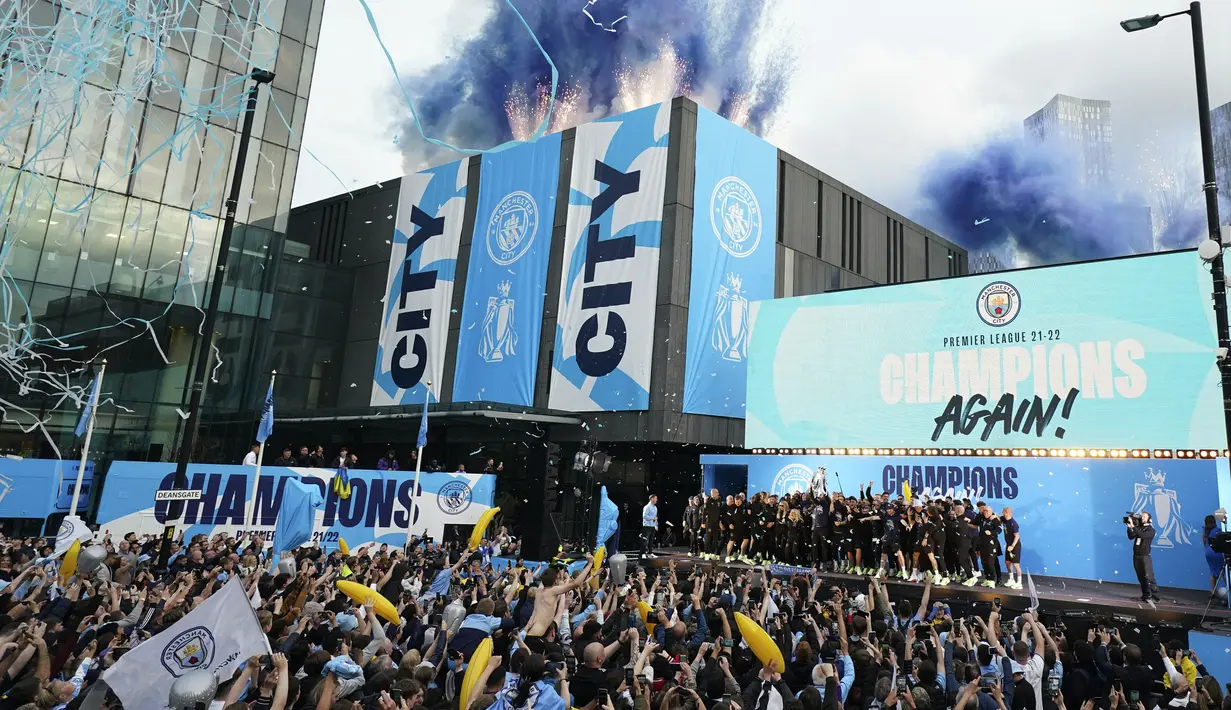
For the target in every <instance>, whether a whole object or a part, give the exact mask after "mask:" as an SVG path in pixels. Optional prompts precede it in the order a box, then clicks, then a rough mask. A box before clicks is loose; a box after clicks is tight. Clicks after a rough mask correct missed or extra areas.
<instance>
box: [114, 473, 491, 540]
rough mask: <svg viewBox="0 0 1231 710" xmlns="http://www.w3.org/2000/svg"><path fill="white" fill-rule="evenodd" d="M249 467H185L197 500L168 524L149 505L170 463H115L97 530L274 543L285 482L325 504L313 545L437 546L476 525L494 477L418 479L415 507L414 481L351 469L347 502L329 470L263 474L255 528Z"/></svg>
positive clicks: (166, 481)
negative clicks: (256, 537) (411, 542)
mask: <svg viewBox="0 0 1231 710" xmlns="http://www.w3.org/2000/svg"><path fill="white" fill-rule="evenodd" d="M254 472H255V471H254V469H253V468H252V467H251V466H211V465H206V464H190V465H189V466H188V488H189V489H190V490H199V491H201V498H200V500H192V501H187V502H185V503H184V504H183V505H184V514H183V515H182V516H181V517H180V519H179V520H173V521H168V520H167V503H166V502H165V501H159V502H155V501H154V494H155V493H157V492H158V491H160V490H169V489H171V487H172V482H173V481H174V479H175V464H174V463H158V462H134V461H116V462H114V463H112V464H111V468H110V469H109V470H108V471H107V482H106V484H105V486H104V487H103V495H102V499H101V502H100V503H99V506H98V525H99V527H100V528H101V529H103V530H106V531H110V532H111V534H112V535H113V536H115V537H117V538H118V537H121V536H123V535H124V534H126V533H129V532H135V533H137V534H139V535H144V534H146V533H156V532H159V531H161V530H162V529H163V526H164V525H165V524H168V522H171V523H175V524H176V526H177V527H178V528H180V529H182V530H184V531H185V533H184V535H185V537H187V538H191V537H192V536H193V535H196V534H200V533H204V534H209V535H213V534H214V533H215V532H218V533H221V532H225V533H227V534H228V535H234V534H236V533H238V532H240V531H247V530H255V531H257V532H259V533H261V534H262V535H264V536H265V537H267V538H268V537H272V535H273V530H274V524H275V523H276V522H277V520H278V511H279V510H280V508H281V505H282V494H283V491H284V490H285V488H286V482H287V481H289V480H292V479H296V480H299V481H301V482H303V483H306V484H309V485H313V486H316V488H317V489H318V490H319V491H320V493H321V495H322V496H323V497H324V499H325V504H324V505H323V506H321V507H320V508H318V509H317V510H316V525H315V528H314V530H313V533H312V542H319V543H321V544H322V547H323V546H325V545H326V544H333V545H336V544H337V541H338V537H344V538H346V542H347V543H348V544H349V545H350V546H351V547H352V548H355V547H358V546H359V545H362V544H363V543H365V542H377V543H382V542H384V543H389V544H390V545H399V546H400V545H402V544H403V543H404V542H405V541H406V530H407V529H410V531H411V532H412V533H413V534H415V535H423V534H424V532H426V533H427V534H428V535H431V536H432V537H434V538H436V539H437V540H440V539H441V538H442V537H443V536H444V530H445V526H446V525H474V524H475V523H477V522H478V520H479V516H480V515H481V514H482V513H483V511H485V510H487V509H488V508H491V507H492V501H493V499H494V497H495V494H496V477H495V476H494V475H492V474H481V473H480V474H471V473H464V474H453V473H422V474H420V476H419V491H420V493H419V504H418V506H417V509H416V510H415V513H414V515H413V518H412V516H411V515H410V514H409V513H408V511H410V510H411V509H412V507H414V505H413V489H414V484H415V482H414V476H413V475H406V474H399V473H397V472H396V471H357V470H353V469H352V470H351V471H349V474H350V496H349V497H348V498H346V499H345V500H343V499H340V498H338V496H337V494H336V493H334V491H333V486H332V485H330V482H331V481H332V479H333V476H334V471H333V470H332V469H322V468H284V467H280V466H269V467H264V468H262V469H261V479H260V481H259V482H258V483H257V492H256V508H257V520H256V523H257V524H256V525H255V526H254V527H252V528H248V527H246V526H245V513H244V511H245V510H246V504H247V501H248V496H250V495H251V491H252V479H251V476H252V474H253V473H254Z"/></svg>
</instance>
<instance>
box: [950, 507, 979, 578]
mask: <svg viewBox="0 0 1231 710" xmlns="http://www.w3.org/2000/svg"><path fill="white" fill-rule="evenodd" d="M946 525H947V527H948V528H949V534H948V536H947V537H946V543H947V545H948V548H949V549H948V551H947V552H946V554H948V555H949V556H950V561H949V566H950V567H951V568H952V569H953V570H954V571H955V572H958V576H959V577H961V579H962V582H963V583H964V582H966V581H968V580H971V579H974V576H975V571H974V568H972V567H971V565H970V520H969V519H968V518H967V517H966V509H965V508H964V507H963V506H962V504H961V503H958V504H957V505H955V506H953V509H952V510H951V511H950V512H949V519H948V521H947V523H946Z"/></svg>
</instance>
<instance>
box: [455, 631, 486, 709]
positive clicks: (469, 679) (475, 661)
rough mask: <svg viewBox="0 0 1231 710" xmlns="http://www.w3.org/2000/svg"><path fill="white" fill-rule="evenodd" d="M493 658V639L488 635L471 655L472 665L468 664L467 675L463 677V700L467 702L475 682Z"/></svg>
mask: <svg viewBox="0 0 1231 710" xmlns="http://www.w3.org/2000/svg"><path fill="white" fill-rule="evenodd" d="M491 658H492V639H491V637H490V636H489V637H487V638H485V639H483V640H482V641H480V642H479V647H478V648H476V649H475V650H474V653H473V654H471V656H470V665H468V666H466V675H465V676H463V677H462V695H461V701H462V702H463V703H464V702H466V700H467V698H469V697H470V691H472V690H474V684H475V683H478V682H479V676H481V675H483V671H484V670H485V669H486V668H487V662H488V661H490V660H491Z"/></svg>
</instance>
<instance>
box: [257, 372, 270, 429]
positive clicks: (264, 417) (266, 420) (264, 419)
mask: <svg viewBox="0 0 1231 710" xmlns="http://www.w3.org/2000/svg"><path fill="white" fill-rule="evenodd" d="M272 433H274V383H273V380H270V382H269V394H267V395H265V407H264V408H263V409H262V410H261V424H260V426H258V427H257V429H256V440H257V441H259V442H260V443H262V444H264V443H265V440H266V439H268V438H269V435H270V434H272Z"/></svg>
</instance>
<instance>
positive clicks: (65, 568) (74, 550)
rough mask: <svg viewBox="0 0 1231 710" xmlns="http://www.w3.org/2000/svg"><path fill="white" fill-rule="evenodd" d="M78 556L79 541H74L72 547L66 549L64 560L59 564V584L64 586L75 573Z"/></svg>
mask: <svg viewBox="0 0 1231 710" xmlns="http://www.w3.org/2000/svg"><path fill="white" fill-rule="evenodd" d="M80 554H81V541H80V540H74V541H73V546H72V547H70V548H68V552H65V553H64V560H63V561H62V562H61V563H60V584H65V583H66V582H68V580H69V578H70V577H72V576H73V575H74V574H76V573H77V556H78V555H80Z"/></svg>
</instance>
